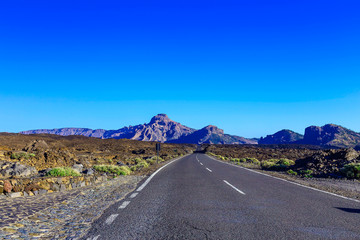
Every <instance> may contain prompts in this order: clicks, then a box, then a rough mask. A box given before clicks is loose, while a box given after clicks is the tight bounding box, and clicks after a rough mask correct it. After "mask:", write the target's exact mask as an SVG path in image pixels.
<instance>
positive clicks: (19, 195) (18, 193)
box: [7, 192, 22, 198]
mask: <svg viewBox="0 0 360 240" xmlns="http://www.w3.org/2000/svg"><path fill="white" fill-rule="evenodd" d="M7 195H8V196H9V197H11V198H16V197H21V196H22V193H21V192H12V193H8V194H7Z"/></svg>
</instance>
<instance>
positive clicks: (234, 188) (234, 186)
mask: <svg viewBox="0 0 360 240" xmlns="http://www.w3.org/2000/svg"><path fill="white" fill-rule="evenodd" d="M223 181H224V183H226V184H227V185H229V186H230V187H232V188H233V189H235V190H236V191H238V192H239V193H241V194H244V195H245V193H244V192H243V191H241V190H239V189H238V188H236V187H235V186H233V185H231V184H230V183H229V182H228V181H226V180H223Z"/></svg>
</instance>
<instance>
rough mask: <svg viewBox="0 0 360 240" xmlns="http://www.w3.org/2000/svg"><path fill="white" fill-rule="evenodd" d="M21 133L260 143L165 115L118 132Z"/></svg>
mask: <svg viewBox="0 0 360 240" xmlns="http://www.w3.org/2000/svg"><path fill="white" fill-rule="evenodd" d="M20 133H21V134H40V133H47V134H56V135H61V136H69V135H83V136H87V137H97V138H103V139H107V138H115V139H123V138H126V139H132V140H139V141H158V142H171V143H175V142H176V143H199V144H200V143H216V144H257V141H256V140H255V139H246V138H243V137H238V136H232V135H228V134H224V131H223V130H221V129H219V128H217V127H215V126H207V127H205V128H203V129H200V130H195V129H193V128H189V127H187V126H184V125H182V124H180V123H178V122H175V121H173V120H171V119H170V118H169V117H168V116H167V115H166V114H158V115H156V116H154V117H153V118H152V119H151V121H150V122H149V123H146V124H140V125H136V126H129V127H124V128H120V129H118V130H104V129H96V130H92V129H88V128H60V129H50V130H46V129H40V130H30V131H24V132H20Z"/></svg>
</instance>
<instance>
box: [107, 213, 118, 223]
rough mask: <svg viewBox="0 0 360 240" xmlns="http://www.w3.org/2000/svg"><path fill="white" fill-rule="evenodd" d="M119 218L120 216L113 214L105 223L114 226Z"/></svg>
mask: <svg viewBox="0 0 360 240" xmlns="http://www.w3.org/2000/svg"><path fill="white" fill-rule="evenodd" d="M117 216H119V214H111V215H110V217H108V218H107V219H106V221H105V223H106V224H107V225H110V224H112V222H113V221H114V220H115V219H116V218H117Z"/></svg>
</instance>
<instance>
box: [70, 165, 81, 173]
mask: <svg viewBox="0 0 360 240" xmlns="http://www.w3.org/2000/svg"><path fill="white" fill-rule="evenodd" d="M72 168H73V169H75V170H77V171H78V172H79V173H81V172H82V171H83V168H84V166H83V165H82V164H74V165H73V166H72Z"/></svg>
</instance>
